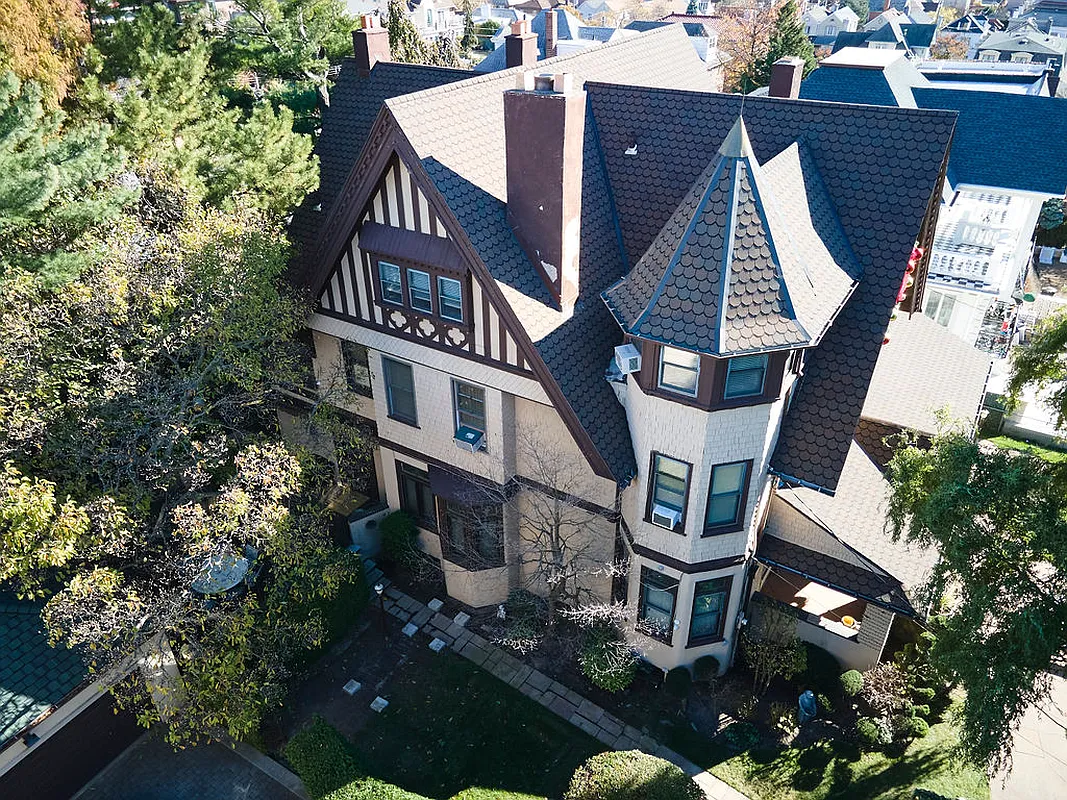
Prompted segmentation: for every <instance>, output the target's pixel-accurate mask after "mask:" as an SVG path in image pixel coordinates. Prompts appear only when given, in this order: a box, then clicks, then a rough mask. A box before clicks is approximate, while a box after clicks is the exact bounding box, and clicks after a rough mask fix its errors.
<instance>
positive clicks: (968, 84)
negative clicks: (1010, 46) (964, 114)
mask: <svg viewBox="0 0 1067 800" xmlns="http://www.w3.org/2000/svg"><path fill="white" fill-rule="evenodd" d="M915 66H916V67H917V68H918V70H919V72H920V73H922V75H923V77H925V78H926V79H927V80H928V81H930V83H931V84H932V85H933V86H935V87H936V88H940V89H966V90H969V91H974V92H1007V93H1009V94H1028V95H1033V96H1035V97H1049V96H1050V95H1051V94H1052V92H1051V91H1050V90H1049V76H1050V73H1049V70H1048V68H1047V67H1046V66H1045V65H1044V64H1017V63H1013V62H1011V61H948V60H945V59H932V60H929V61H919V62H915Z"/></svg>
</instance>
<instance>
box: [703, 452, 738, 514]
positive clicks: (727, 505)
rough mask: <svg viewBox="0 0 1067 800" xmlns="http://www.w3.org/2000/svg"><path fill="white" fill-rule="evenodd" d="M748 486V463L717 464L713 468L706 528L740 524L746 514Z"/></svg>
mask: <svg viewBox="0 0 1067 800" xmlns="http://www.w3.org/2000/svg"><path fill="white" fill-rule="evenodd" d="M747 486H748V462H747V461H739V462H737V463H735V464H717V465H716V466H714V467H712V469H711V485H710V487H709V489H708V514H707V519H706V520H705V522H706V527H708V528H722V527H726V526H730V527H733V526H736V525H738V524H740V522H741V515H742V514H743V513H744V508H743V507H742V504H743V501H744V499H745V494H746V492H745V489H746V488H747Z"/></svg>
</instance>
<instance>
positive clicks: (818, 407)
mask: <svg viewBox="0 0 1067 800" xmlns="http://www.w3.org/2000/svg"><path fill="white" fill-rule="evenodd" d="M816 72H818V70H817V71H816ZM586 89H587V91H588V92H589V97H590V103H591V105H592V108H593V115H594V117H595V119H596V122H597V128H598V130H599V131H600V141H601V145H602V151H603V153H604V160H605V163H606V164H607V169H608V176H609V178H610V180H611V186H612V194H613V196H614V199H615V204H616V209H617V212H618V215H619V221H620V227H621V230H622V236H623V241H624V243H625V247H626V251H627V253H628V254H629V257H630V260H631V262H632V263H636V262H637V260H638V259H640V257H641V256H642V255H643V254H644V252H645V251H646V250H647V249H648V247H649V246H650V245H651V243H652V241H653V240H654V239H655V237H656V235H657V234H658V233H659V231H660V230H661V229H662V228H663V226H664V225H666V223H667V220H668V219H669V218H670V216H671V214H672V213H673V212H674V210H675V209H677V208H678V206H679V204H680V203H681V202H682V200H683V198H684V197H685V195H686V194H687V193H688V191H689V189H690V187H692V185H693V183H694V182H695V181H696V180H697V178H698V177H699V176H700V174H701V173H702V172H703V171H704V169H705V168H706V167H707V164H708V161H709V160H710V159H711V156H712V155H713V154H714V153H715V151H716V149H717V148H718V147H719V145H720V144H721V143H722V141H723V140H724V139H725V137H726V134H727V132H728V131H729V130H730V128H731V127H732V125H733V124H734V122H735V121H736V120H737V117H738V114H739V112H740V110H741V108H740V106H741V98H740V97H738V96H733V95H720V94H693V93H685V92H675V91H665V90H655V89H638V88H633V87H625V86H609V85H600V84H595V85H589V84H587V86H586ZM744 102H745V106H744V118H745V124H746V126H747V127H748V131H749V136H750V139H751V142H752V147H753V152H754V155H755V157H756V158H757V160H759V161H760V162H761V163H765V162H768V161H770V160H771V159H773V158H774V157H775V156H777V155H778V154H780V153H782V152H783V151H784V150H786V149H787V148H789V147H790V146H791V145H792V144H793V143H794V142H799V143H800V144H801V145H803V147H804V149H805V150H806V152H807V153H808V155H809V156H810V158H811V162H812V164H813V165H814V166H815V167H817V168H818V173H819V175H821V177H822V181H823V184H824V186H825V190H826V194H827V197H828V198H829V199H828V202H829V203H830V204H832V210H833V212H834V213H836V216H837V218H838V220H839V223H840V226H841V230H842V231H843V233H844V236H845V237H847V241H848V243H849V244H850V245H851V248H852V252H853V253H854V255H855V258H856V261H857V263H858V264H859V266H860V268H861V269H862V270H863V279H862V280H861V281H860V283H859V285H858V286H857V287H856V289H855V291H854V293H853V294H852V296H851V298H850V299H849V301H848V302H847V303H846V304H845V306H844V308H843V309H842V311H841V312H840V314H839V315H838V317H837V320H836V322H835V323H834V324H833V325H832V326H831V327H830V329H829V331H827V333H826V335H825V337H824V338H823V341H822V343H821V344H820V345H819V346H818V347H816V348H815V349H814V351H813V352H812V353H811V354H810V356H809V357H808V359H807V363H806V365H805V374H804V378H803V380H802V383H801V385H800V387H799V389H798V391H797V393H796V397H795V399H794V401H793V405H792V408H791V409H790V412H789V414H788V415H787V417H786V419H785V421H784V423H783V426H782V431H781V434H780V436H779V441H778V447H777V450H776V451H775V454H774V457H773V459H772V464H773V466H774V467H775V468H776V469H777V470H778V471H780V472H782V473H785V474H788V475H792V476H794V477H796V478H801V479H803V480H806V481H809V482H811V483H814V484H817V485H819V486H823V487H825V488H827V489H830V490H832V489H833V488H834V487H835V486H836V484H837V479H838V475H839V474H840V471H841V468H842V466H843V464H844V461H845V457H846V456H847V454H848V447H849V444H850V442H851V441H852V434H853V431H854V430H855V428H856V423H857V421H858V419H859V416H860V410H861V408H862V407H863V401H864V398H865V395H866V392H867V386H868V384H869V382H870V379H871V375H872V373H873V372H874V366H875V363H876V361H877V359H878V355H879V351H880V348H881V343H882V339H883V336H884V332H885V329H886V325H887V324H888V321H889V316H890V313H891V311H892V308H893V306H894V303H895V300H896V292H897V290H898V289H899V287H900V281H901V276H902V275H903V269H904V266H905V264H906V263H907V259H908V255H909V254H910V253H911V249H912V247H913V245H914V242H915V237H916V236H917V234H918V232H919V228H920V225H921V223H922V220H923V218H924V217H925V213H926V209H927V204H928V203H929V201H930V198H931V196H932V194H933V192H934V189H935V187H936V185H937V180H938V176H939V174H940V168H941V163H942V161H943V159H944V155H945V151H946V149H947V147H948V143H949V140H950V138H951V135H952V130H953V125H954V121H955V115H954V114H951V113H938V112H930V111H919V110H906V109H892V110H890V109H885V108H879V107H875V106H849V105H843V104H828V103H805V102H800V101H795V100H793V101H790V100H780V99H776V98H758V97H746V98H745V100H744ZM887 112H888V113H887ZM902 139H903V140H906V141H908V142H909V143H910V144H909V149H908V150H907V152H906V155H905V154H903V153H902V151H901V150H900V145H899V143H900V141H901V140H902ZM634 145H636V146H637V154H636V156H628V155H627V154H626V151H627V150H628V149H632V147H633V146H634Z"/></svg>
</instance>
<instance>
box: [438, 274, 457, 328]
mask: <svg viewBox="0 0 1067 800" xmlns="http://www.w3.org/2000/svg"><path fill="white" fill-rule="evenodd" d="M437 302H438V308H439V309H440V312H439V313H440V315H441V316H442V317H443V318H444V319H450V320H452V321H453V322H463V284H461V283H460V282H459V281H457V280H456V279H455V278H446V277H444V276H443V275H438V276H437Z"/></svg>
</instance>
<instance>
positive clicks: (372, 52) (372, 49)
mask: <svg viewBox="0 0 1067 800" xmlns="http://www.w3.org/2000/svg"><path fill="white" fill-rule="evenodd" d="M360 22H362V24H363V27H361V28H359V29H358V30H354V31H352V50H353V51H354V52H355V56H356V66H357V68H358V69H359V74H360V75H362V76H363V77H367V75H369V74H370V71H371V70H372V69H374V65H375V64H377V63H378V62H379V61H390V60H392V54H391V53H390V52H389V31H387V30H386V29H385V28H382V27H381V26H379V25H378V18H377V17H373V16H371V15H370V14H364V15H363V16H362V17H360Z"/></svg>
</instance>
